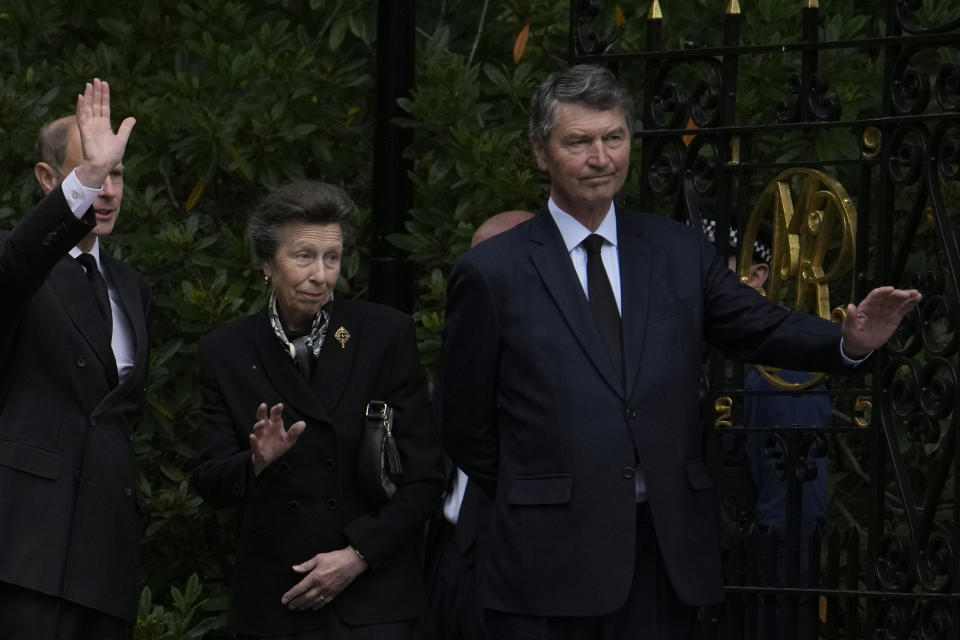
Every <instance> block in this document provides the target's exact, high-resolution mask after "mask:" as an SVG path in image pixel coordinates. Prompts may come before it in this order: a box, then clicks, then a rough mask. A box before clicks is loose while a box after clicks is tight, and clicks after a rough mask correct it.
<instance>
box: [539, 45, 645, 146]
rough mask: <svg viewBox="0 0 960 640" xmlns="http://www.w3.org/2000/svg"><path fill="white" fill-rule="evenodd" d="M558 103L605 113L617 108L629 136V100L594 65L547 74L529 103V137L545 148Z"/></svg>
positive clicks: (605, 72)
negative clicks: (621, 113) (573, 104)
mask: <svg viewBox="0 0 960 640" xmlns="http://www.w3.org/2000/svg"><path fill="white" fill-rule="evenodd" d="M560 103H575V104H582V105H584V106H587V107H591V108H593V109H599V110H601V111H607V110H608V109H616V108H619V109H620V110H621V111H622V112H623V117H624V119H626V121H627V129H628V130H629V133H630V134H631V135H632V134H633V100H631V99H630V94H629V93H627V90H626V89H624V88H623V87H622V86H621V85H620V82H619V81H618V80H617V78H616V76H614V75H613V73H612V72H611V71H610V70H609V69H607V68H606V67H601V66H599V65H595V64H578V65H576V66H573V67H569V68H567V69H564V70H562V71H556V72H554V73H552V74H550V77H549V78H547V79H546V80H545V81H544V82H543V84H541V85H540V87H539V88H538V89H537V91H536V93H534V94H533V98H531V100H530V135H532V136H533V138H534V140H536V141H537V142H539V143H540V144H542V145H546V143H547V138H548V137H549V136H550V131H551V130H552V129H553V125H554V116H555V114H556V110H557V105H558V104H560Z"/></svg>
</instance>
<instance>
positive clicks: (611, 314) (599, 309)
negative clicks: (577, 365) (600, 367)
mask: <svg viewBox="0 0 960 640" xmlns="http://www.w3.org/2000/svg"><path fill="white" fill-rule="evenodd" d="M580 245H581V246H582V247H583V248H584V249H586V250H587V294H588V296H589V298H590V311H591V312H592V313H593V319H594V321H595V322H596V323H597V329H599V330H600V337H601V338H603V344H604V346H606V348H607V353H608V354H609V355H610V359H611V360H612V361H613V366H614V368H615V369H616V370H617V375H619V376H620V377H621V378H622V377H623V337H622V335H621V324H622V323H621V321H620V311H619V310H618V309H617V299H616V298H615V297H614V296H613V288H612V287H611V286H610V279H609V278H607V270H606V269H604V268H603V259H602V258H601V257H600V248H601V247H603V237H602V236H598V235H597V234H595V233H594V234H591V235H589V236H587V237H586V238H585V239H584V241H583V242H581V243H580Z"/></svg>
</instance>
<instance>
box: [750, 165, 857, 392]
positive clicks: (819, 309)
mask: <svg viewBox="0 0 960 640" xmlns="http://www.w3.org/2000/svg"><path fill="white" fill-rule="evenodd" d="M765 223H769V224H770V226H771V227H772V230H773V232H772V235H773V247H772V248H773V258H772V260H771V264H770V276H769V278H768V285H767V295H768V296H769V297H770V298H771V299H772V300H776V301H784V302H785V303H786V304H787V305H788V306H790V307H792V308H794V309H796V310H798V311H804V312H807V313H814V314H816V315H819V316H820V317H822V318H826V319H828V320H835V321H836V320H842V318H843V307H837V308H831V303H830V285H831V284H832V283H835V282H839V281H840V280H842V279H843V278H845V277H849V275H850V270H851V267H852V265H853V258H854V239H855V236H856V230H857V210H856V207H854V205H853V201H852V200H851V199H850V196H849V195H848V194H847V191H846V189H844V188H843V185H841V184H840V183H839V182H837V181H836V180H834V179H833V178H831V177H830V176H828V175H827V174H825V173H823V172H822V171H817V170H815V169H805V168H798V169H789V170H787V171H784V172H782V173H780V174H779V175H777V176H776V177H775V178H774V179H773V180H772V181H771V182H770V183H769V184H768V185H767V187H766V189H764V190H763V192H762V193H761V194H760V197H759V198H758V199H757V204H756V205H755V206H754V208H753V211H752V212H751V214H750V219H749V221H748V223H747V227H746V229H745V230H744V232H743V240H742V241H741V243H740V255H739V259H738V260H737V267H738V272H739V275H740V278H741V280H742V281H744V282H746V280H747V275H748V274H749V272H750V267H752V266H753V256H752V249H753V246H754V243H755V242H756V240H757V236H758V233H759V231H760V227H761V225H762V224H765ZM791 293H792V300H786V299H785V298H787V296H788V295H790V294H791ZM758 369H759V371H760V373H761V374H763V376H764V377H765V378H767V380H769V381H770V382H771V383H772V384H774V385H776V386H778V387H780V388H782V389H806V388H809V387H812V386H815V385H817V384H819V383H820V382H821V380H822V379H823V375H822V374H818V375H816V376H813V377H812V378H811V379H810V380H808V381H807V382H803V383H790V382H787V381H786V380H784V379H783V378H781V377H780V376H779V375H777V374H776V372H775V371H776V370H774V369H771V368H767V367H758Z"/></svg>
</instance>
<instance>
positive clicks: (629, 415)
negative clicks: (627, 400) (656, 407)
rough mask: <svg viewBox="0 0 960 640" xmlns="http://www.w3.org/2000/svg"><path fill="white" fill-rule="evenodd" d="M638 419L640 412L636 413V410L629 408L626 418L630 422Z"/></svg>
mask: <svg viewBox="0 0 960 640" xmlns="http://www.w3.org/2000/svg"><path fill="white" fill-rule="evenodd" d="M639 417H640V412H639V411H637V410H636V409H632V408H631V409H627V418H629V419H630V420H636V419H637V418H639Z"/></svg>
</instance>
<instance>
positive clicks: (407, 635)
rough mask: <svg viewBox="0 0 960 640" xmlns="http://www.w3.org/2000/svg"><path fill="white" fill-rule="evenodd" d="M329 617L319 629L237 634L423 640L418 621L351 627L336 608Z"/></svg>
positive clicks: (284, 639) (289, 639)
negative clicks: (295, 631) (291, 633)
mask: <svg viewBox="0 0 960 640" xmlns="http://www.w3.org/2000/svg"><path fill="white" fill-rule="evenodd" d="M326 611H327V615H326V616H325V617H324V621H323V624H322V625H321V626H320V627H319V628H317V629H311V630H310V631H304V632H302V633H295V634H293V635H280V636H249V635H245V634H241V633H238V634H236V638H237V640H421V638H423V634H422V632H421V630H420V623H419V621H418V620H404V621H402V622H387V623H384V624H367V625H360V626H353V625H349V624H347V623H346V622H344V621H343V618H341V617H340V614H339V613H337V610H336V608H334V607H332V606H328V607H326Z"/></svg>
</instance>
